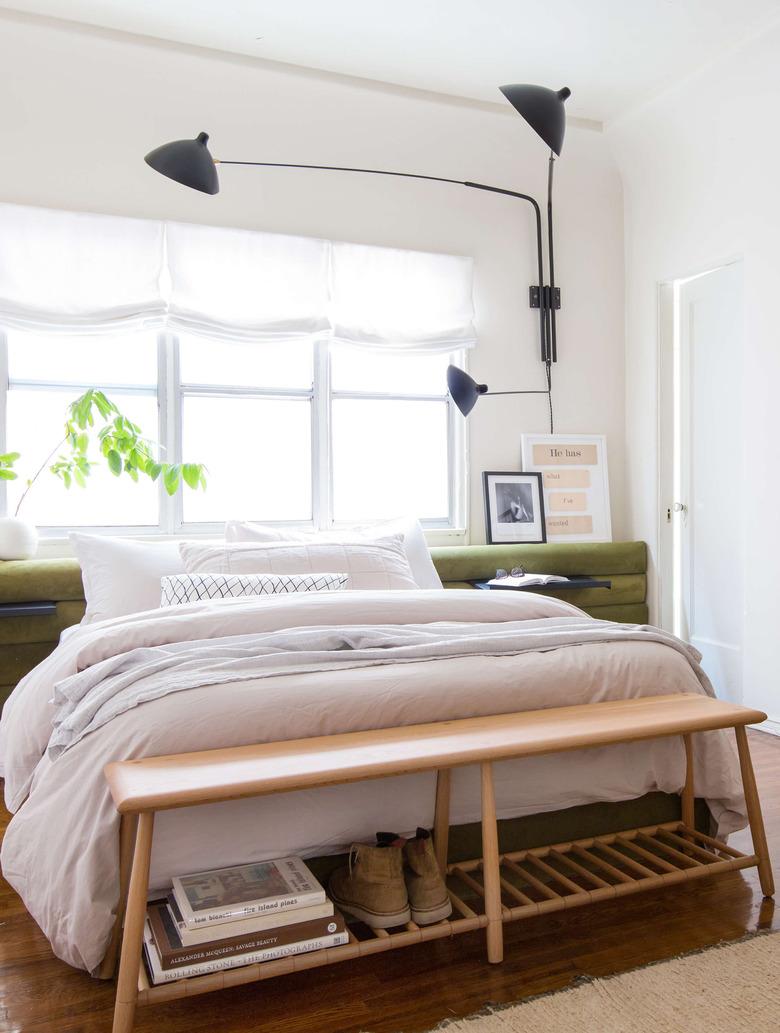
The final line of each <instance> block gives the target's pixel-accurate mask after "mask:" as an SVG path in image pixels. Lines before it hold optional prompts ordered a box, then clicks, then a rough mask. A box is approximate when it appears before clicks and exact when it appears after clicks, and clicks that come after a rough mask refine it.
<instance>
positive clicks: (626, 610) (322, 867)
mask: <svg viewBox="0 0 780 1033" xmlns="http://www.w3.org/2000/svg"><path fill="white" fill-rule="evenodd" d="M431 552H432V555H433V561H434V563H435V565H436V569H437V570H438V572H439V576H440V577H441V579H442V581H443V583H444V585H445V587H446V588H454V589H471V590H474V586H473V584H472V582H473V581H479V580H486V579H487V578H490V577H493V576H494V575H495V572H496V570H497V568H499V567H504V568H506V569H509V568H511V567H513V566H517V565H518V564H522V565H523V566H524V567H525V568H526V569H527V570H529V571H536V572H540V573H555V574H567V575H569V574H588V575H591V576H594V577H598V578H599V579H603V580H609V581H611V582H612V587H611V588H610V589H603V588H599V589H582V590H571V591H565V592H560V593H556V595H558V596H559V597H560V598H563V599H568V600H569V601H570V602H572V603H574V604H575V605H576V606H579V607H581V608H582V609H584V610H586V611H587V612H588V613H590V614H592V615H593V616H594V617H601V618H603V619H605V620H615V621H626V622H629V623H638V624H644V623H646V622H647V620H648V613H647V605H646V602H645V598H646V589H647V574H646V571H647V553H646V548H645V545H644V542H608V543H593V544H591V543H588V544H581V545H552V544H550V545H477V546H453V547H449V548H434V549H432V550H431ZM39 601H47V602H53V603H55V604H56V612H55V613H53V614H50V615H46V616H40V615H35V616H32V615H30V616H19V617H0V703H2V701H3V700H5V698H6V697H7V696H8V694H9V693H10V691H11V690H12V688H13V686H14V685H15V684H16V682H17V681H18V680H19V679H20V678H21V677H22V676H23V675H24V674H26V673H27V671H29V670H30V669H31V668H32V667H34V666H35V665H36V664H37V663H40V661H41V660H43V659H44V657H46V656H48V654H49V653H50V652H51V651H52V650H53V649H54V647H55V645H56V644H57V640H58V638H59V635H60V632H61V631H62V630H63V629H64V628H67V627H69V626H70V625H72V624H76V623H78V621H80V620H81V617H82V616H83V613H84V589H83V586H82V583H81V571H80V570H79V566H78V564H77V562H76V560H74V559H53V560H24V561H8V562H0V604H9V603H25V602H39ZM679 817H680V803H679V797H677V796H674V795H672V794H667V793H648V794H647V795H646V796H643V797H641V798H639V799H638V800H626V801H623V802H620V803H594V804H586V805H584V806H581V807H572V808H568V809H567V810H563V811H556V812H554V813H548V814H536V815H529V816H527V817H524V818H514V819H510V820H507V821H502V822H500V834H501V848H502V849H503V850H520V849H523V848H525V847H528V846H536V845H539V844H543V843H555V842H564V841H566V840H569V839H577V838H580V839H581V838H584V837H587V836H591V835H598V834H602V833H608V832H614V831H619V830H620V829H626V828H637V827H640V826H643V825H653V824H657V823H660V822H665V821H674V820H677V819H679ZM707 822H708V811H707V807H706V804H704V802H703V801H701V800H698V801H697V824H698V825H699V827H700V828H702V829H706V827H707ZM479 853H480V846H479V826H476V825H462V826H458V827H453V829H452V830H451V837H450V857H451V859H464V858H466V857H476V856H478V855H479ZM340 860H341V859H339V858H336V857H328V858H321V859H317V860H316V861H315V862H314V866H315V868H316V870H317V871H318V872H319V873H321V874H324V873H326V872H327V870H328V869H330V868H332V867H333V866H334V865H335V864H337V863H340Z"/></svg>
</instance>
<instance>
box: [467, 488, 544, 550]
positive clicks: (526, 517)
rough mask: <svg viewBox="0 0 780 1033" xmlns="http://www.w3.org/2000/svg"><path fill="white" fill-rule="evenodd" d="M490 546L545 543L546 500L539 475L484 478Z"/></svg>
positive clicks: (486, 530) (487, 533)
mask: <svg viewBox="0 0 780 1033" xmlns="http://www.w3.org/2000/svg"><path fill="white" fill-rule="evenodd" d="M482 482H483V484H484V488H485V535H486V537H487V541H488V545H500V544H502V543H503V544H505V545H514V544H518V543H520V542H526V543H528V542H536V543H539V542H544V541H545V540H546V539H545V530H544V498H543V493H542V476H541V474H538V473H493V472H485V473H483V474H482Z"/></svg>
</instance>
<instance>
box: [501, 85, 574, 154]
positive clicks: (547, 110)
mask: <svg viewBox="0 0 780 1033" xmlns="http://www.w3.org/2000/svg"><path fill="white" fill-rule="evenodd" d="M499 89H500V90H501V92H502V93H503V94H504V96H505V97H506V99H507V100H508V101H509V103H510V104H511V105H512V107H513V108H514V109H515V111H517V112H519V113H520V114H521V115H522V116H523V118H524V119H525V120H526V122H527V123H528V125H529V126H530V127H531V128H532V129H533V130H534V132H535V133H537V134H538V135H539V136H541V138H542V139H543V140H544V142H545V143H546V144H547V146H548V147H549V148H550V150H552V151H555V153H556V154H558V155H560V153H561V149H562V148H563V137H564V135H565V133H566V109H565V108H564V101H565V100H566V99H567V98H568V97H570V96H571V90H570V89H569V87H568V86H564V87H563V88H562V89H560V90H549V89H547V87H546V86H532V85H530V84H526V83H516V84H515V85H514V86H500V87H499Z"/></svg>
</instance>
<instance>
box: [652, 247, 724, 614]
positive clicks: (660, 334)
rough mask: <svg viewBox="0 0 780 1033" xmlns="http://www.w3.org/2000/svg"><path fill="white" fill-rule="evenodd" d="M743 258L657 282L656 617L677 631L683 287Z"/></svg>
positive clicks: (721, 262) (718, 263) (717, 263)
mask: <svg viewBox="0 0 780 1033" xmlns="http://www.w3.org/2000/svg"><path fill="white" fill-rule="evenodd" d="M739 263H742V265H743V270H744V257H743V255H741V254H736V255H731V256H729V257H728V258H725V259H723V260H722V261H720V262H716V263H714V264H712V265H707V266H706V268H704V269H700V270H699V271H697V272H686V273H683V274H681V275H678V276H673V277H668V278H666V279H663V280H660V281H659V282H658V283H657V285H656V304H657V317H656V326H657V341H656V346H657V350H656V383H657V395H656V455H657V457H658V462H657V467H656V515H657V517H656V556H657V563H656V568H655V587H656V600H657V611H658V612H657V615H656V619H657V622H658V625H659V627H661V628H663V629H665V630H666V631H674V627H675V617H676V614H675V597H674V588H675V570H676V569H677V568H678V566H679V563H680V560H681V557H680V555H679V546H680V543H679V536H675V534H674V526H675V525H674V515H673V514H672V519H671V520H668V519H667V509H668V508H669V507H670V506H672V505H673V503H674V501H675V496H676V495H678V493H679V491H680V490H681V487H682V486H681V485H680V484H678V483H676V479H675V478H676V472H675V455H674V450H675V419H676V415H677V412H678V410H679V399H678V398H677V397H676V396H675V391H676V390H679V385H680V374H681V368H680V362H681V351H680V349H681V342H680V288H681V286H682V285H683V284H686V283H689V282H690V281H691V280H698V279H700V278H702V277H704V276H709V275H711V274H713V273H716V272H719V271H720V270H721V269H725V268H726V267H727V266H731V265H737V264H739Z"/></svg>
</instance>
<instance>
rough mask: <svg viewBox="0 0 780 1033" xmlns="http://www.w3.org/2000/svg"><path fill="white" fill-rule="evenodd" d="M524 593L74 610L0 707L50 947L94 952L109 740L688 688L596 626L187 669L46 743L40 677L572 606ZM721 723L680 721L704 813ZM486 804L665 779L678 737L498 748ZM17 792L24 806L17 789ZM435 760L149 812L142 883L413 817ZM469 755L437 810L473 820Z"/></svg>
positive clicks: (728, 765)
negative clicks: (497, 642)
mask: <svg viewBox="0 0 780 1033" xmlns="http://www.w3.org/2000/svg"><path fill="white" fill-rule="evenodd" d="M575 614H578V611H577V610H575V609H574V608H573V607H570V606H568V605H567V604H565V603H562V602H560V601H558V600H553V599H549V598H545V597H543V596H536V595H533V596H531V595H523V594H522V593H509V592H507V593H482V592H479V593H477V592H451V591H449V592H448V591H427V592H420V591H417V592H398V591H396V592H353V593H344V594H343V595H341V594H339V593H332V594H331V593H324V594H322V595H318V594H315V595H313V596H303V597H283V596H277V597H267V598H262V599H254V600H245V599H239V600H228V601H222V602H219V603H209V604H200V603H198V604H191V605H189V606H183V607H179V608H177V610H176V612H174V613H166V612H164V611H154V612H150V613H145V614H137V615H134V616H131V617H129V618H118V619H116V620H114V621H109V622H104V623H103V624H102V625H89V626H85V627H84V628H83V629H82V630H80V631H79V632H78V633H76V634H74V635H73V636H71V637H70V638H69V639H68V640H67V641H66V642H64V643H62V644H61V645H60V646H59V647H58V649H57V650H56V651H55V653H54V654H53V655H52V656H51V657H50V658H48V659H47V660H46V661H44V663H43V664H41V665H40V666H39V667H38V668H37V669H36V671H34V672H32V674H31V675H29V676H28V677H27V678H26V679H25V680H24V682H23V683H21V684H20V686H19V687H18V688H17V690H16V691H15V692H14V694H13V696H12V697H11V700H10V701H9V704H8V705H7V707H6V713H5V714H4V716H3V721H2V726H0V746H1V747H2V752H3V757H4V760H5V764H6V774H7V784H6V797H7V802H8V804H9V807H10V808H11V809H12V810H16V811H17V813H16V814H15V815H14V817H13V819H12V821H11V823H10V825H9V828H8V831H7V833H6V838H5V842H4V844H3V851H2V863H3V870H4V873H5V875H6V878H8V880H9V881H10V882H11V884H12V885H13V886H14V887H15V888H16V889H17V890H18V892H19V893H20V894H21V895H22V897H23V899H24V901H25V904H26V905H27V907H28V909H29V910H30V912H31V914H32V915H33V917H34V918H35V919H36V921H37V922H38V924H39V925H40V926H41V928H42V929H43V930H44V932H45V933H46V935H47V936H48V937H49V939H50V940H51V942H52V946H53V948H54V950H55V952H56V953H57V954H58V956H60V957H62V958H63V959H64V960H66V961H69V962H70V963H71V964H74V965H77V966H79V967H83V968H87V969H89V970H92V969H94V968H95V967H96V966H97V965H98V964H99V962H100V960H101V958H102V955H103V953H104V950H105V946H106V943H107V940H108V936H109V934H110V929H111V924H112V911H113V908H114V907H115V904H116V899H117V846H118V844H117V840H118V819H117V816H116V813H115V811H114V808H113V806H112V804H111V801H110V798H109V795H108V792H107V789H106V786H105V782H104V779H103V775H102V770H103V766H104V765H105V764H106V763H107V762H108V761H110V760H114V759H118V758H128V757H137V756H144V755H155V754H163V753H173V752H182V751H186V750H196V749H206V748H213V747H222V746H231V745H241V744H245V743H251V742H262V741H270V740H283V739H288V738H296V737H299V736H305V735H312V734H328V733H334V732H340V731H350V730H357V729H361V728H371V727H378V726H383V725H384V726H390V725H396V724H410V723H415V722H418V721H428V720H437V719H444V718H455V717H467V716H472V715H478V714H488V713H502V712H509V711H513V710H520V709H534V708H536V707H544V706H550V707H552V706H559V705H564V704H573V703H578V702H587V701H597V700H603V699H611V698H624V697H632V696H642V695H659V694H665V693H673V692H701V691H703V690H702V688H701V686H700V684H699V681H698V679H697V678H696V675H695V674H694V672H693V671H692V669H691V667H690V666H689V664H688V662H687V661H686V660H685V659H684V658H683V656H682V655H681V654H679V653H677V652H675V651H673V650H672V649H670V648H669V647H668V646H665V645H662V644H660V643H657V642H648V643H644V642H630V643H596V644H592V645H580V646H576V647H572V648H566V649H559V650H556V651H555V652H539V653H536V652H534V653H525V654H521V655H519V656H498V657H482V656H469V657H460V658H458V659H447V660H429V661H426V662H423V663H407V664H404V665H402V666H400V667H394V666H383V667H371V668H364V669H360V668H358V669H355V670H346V671H340V672H338V673H337V674H336V675H335V676H334V674H333V673H331V672H315V673H306V674H294V675H285V676H279V677H272V678H266V679H264V680H262V681H251V680H249V681H242V682H238V683H232V684H227V685H217V686H201V687H198V688H195V689H191V690H187V691H183V692H180V693H176V694H174V695H171V696H166V697H164V698H162V699H157V700H154V701H151V702H148V703H145V704H143V705H142V706H139V707H136V708H135V709H133V710H130V711H127V712H126V713H124V714H122V715H120V716H119V717H117V718H116V719H114V720H113V721H111V722H110V723H109V724H107V725H106V726H105V727H103V728H101V729H99V730H98V731H96V732H94V733H93V734H90V735H88V736H86V737H85V738H84V739H83V740H82V741H81V742H79V743H77V744H76V745H75V746H74V747H73V748H72V749H70V750H68V751H67V752H66V753H64V754H63V755H62V756H60V757H59V758H58V759H57V760H54V761H52V760H51V759H49V758H48V757H45V756H44V753H45V750H46V746H47V743H48V739H49V735H50V733H51V717H52V708H51V705H50V704H49V703H48V700H49V699H50V698H51V694H52V688H53V685H54V683H55V682H56V681H59V680H60V679H62V678H64V677H67V676H69V675H72V674H74V673H76V671H78V670H83V669H85V668H86V667H88V666H90V665H91V664H93V663H96V662H99V661H100V660H102V659H105V658H106V657H109V656H113V655H116V654H117V653H121V652H124V651H127V650H129V649H132V648H137V647H144V646H147V647H148V646H153V645H155V644H159V643H166V642H176V641H195V640H198V639H201V638H205V637H212V638H219V637H223V636H226V635H238V634H251V633H259V632H264V631H273V630H277V629H282V628H287V627H316V626H321V625H330V626H355V625H365V624H367V623H371V624H406V623H416V624H424V623H430V622H433V621H462V622H467V623H471V622H475V621H479V622H491V623H498V622H501V621H517V620H523V619H537V618H541V617H546V616H563V615H575ZM732 738H733V737H731V736H729V735H728V734H727V733H720V732H715V733H706V734H705V735H701V736H697V737H696V782H697V791H698V793H699V794H700V795H704V796H705V797H707V799H708V801H709V803H710V806H711V808H712V810H713V813H714V815H715V817H716V819H717V820H718V821H719V823H720V825H721V831H722V832H723V833H728V832H729V831H732V830H733V829H735V828H739V827H742V826H743V825H744V824H745V817H744V803H743V800H742V795H741V789H740V783H739V778H738V767H737V762H736V752H735V749H734V746H733V741H732ZM496 780H497V786H496V791H497V804H498V810H499V815H500V816H501V817H510V816H516V815H521V814H531V813H537V812H541V811H550V810H558V809H560V808H563V807H570V806H574V805H576V804H582V803H588V802H592V801H597V800H620V799H629V798H633V797H637V796H641V795H642V794H643V793H645V792H648V791H650V790H654V789H660V790H663V791H666V792H676V791H678V790H679V789H680V787H681V785H682V783H683V780H684V756H683V750H682V744H681V743H680V742H678V741H675V740H658V741H654V742H649V743H641V744H633V745H631V746H625V747H612V748H608V749H596V750H587V751H582V752H580V753H571V754H564V755H560V756H557V757H541V758H534V759H531V760H523V761H513V762H508V763H505V764H500V765H497V766H496ZM23 802H24V805H23V806H21V805H22V803H23ZM432 814H433V778H432V777H430V776H427V775H426V776H418V775H414V776H404V777H402V778H394V779H391V780H382V781H375V782H367V783H364V784H358V785H353V786H338V787H333V788H329V789H321V790H312V791H307V792H304V793H296V794H292V795H285V796H280V797H278V798H266V799H261V800H245V801H236V802H232V803H229V804H219V805H210V806H208V807H200V808H192V809H189V810H185V811H179V812H165V813H163V814H161V815H159V816H158V819H157V822H156V825H155V848H154V853H153V859H152V879H151V882H152V886H153V887H154V888H156V889H162V888H164V887H166V886H167V885H168V884H169V882H170V878H171V876H172V875H173V874H176V873H185V872H187V871H197V870H203V869H204V868H208V867H212V866H219V865H227V864H232V863H235V862H241V861H249V860H254V859H259V858H263V857H272V856H282V855H284V854H294V853H300V854H303V855H304V856H311V855H313V854H322V853H328V852H336V851H339V850H341V849H343V848H344V847H345V846H346V845H348V844H349V843H350V842H351V841H353V840H357V841H360V840H363V841H366V840H371V839H372V837H373V834H374V832H375V831H376V830H377V829H378V828H380V827H381V828H384V829H387V828H390V829H395V830H396V831H398V832H399V833H404V832H409V831H411V830H412V829H414V828H415V826H416V825H418V824H419V825H430V823H431V820H432ZM479 814H480V806H479V784H478V778H475V772H473V771H471V770H469V769H466V770H462V771H458V772H456V774H455V778H454V784H453V805H452V821H453V823H462V822H468V821H476V820H478V819H479Z"/></svg>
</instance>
